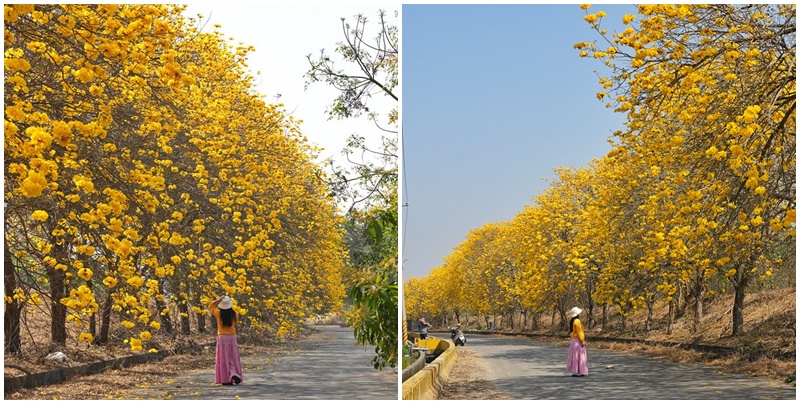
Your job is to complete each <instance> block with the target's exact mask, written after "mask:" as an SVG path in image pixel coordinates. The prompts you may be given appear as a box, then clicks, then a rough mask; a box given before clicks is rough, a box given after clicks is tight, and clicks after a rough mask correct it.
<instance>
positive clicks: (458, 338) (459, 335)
mask: <svg viewBox="0 0 800 404" xmlns="http://www.w3.org/2000/svg"><path fill="white" fill-rule="evenodd" d="M459 328H461V323H459V324H458V325H457V326H455V327H453V328H451V329H450V338H451V339H452V340H453V343H454V344H456V345H461V346H464V343H466V342H467V337H465V336H464V332H463V331H461V330H460V329H459Z"/></svg>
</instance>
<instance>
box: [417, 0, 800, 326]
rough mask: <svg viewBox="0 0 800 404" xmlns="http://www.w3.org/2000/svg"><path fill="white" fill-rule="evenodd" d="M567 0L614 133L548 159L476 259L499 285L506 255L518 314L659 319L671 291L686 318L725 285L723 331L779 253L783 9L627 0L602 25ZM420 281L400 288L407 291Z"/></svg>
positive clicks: (791, 126)
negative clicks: (577, 15) (583, 310)
mask: <svg viewBox="0 0 800 404" xmlns="http://www.w3.org/2000/svg"><path fill="white" fill-rule="evenodd" d="M582 8H584V9H585V10H587V11H586V16H585V20H586V21H587V22H588V23H589V24H590V25H591V26H592V28H593V29H595V30H596V31H597V32H598V34H599V35H600V38H601V41H599V42H602V43H604V45H602V46H601V45H599V44H598V43H597V42H598V41H596V42H581V43H578V44H576V45H575V47H576V49H578V50H579V52H580V56H582V57H592V58H594V59H599V60H601V61H603V62H604V63H605V64H606V65H607V66H608V67H610V68H611V72H612V74H613V75H612V76H611V77H601V78H600V85H601V87H602V88H603V90H602V91H601V92H600V93H598V98H599V99H601V100H604V101H605V102H607V105H608V107H610V108H614V109H615V111H617V112H620V113H624V114H626V116H627V122H626V130H623V131H621V132H619V133H616V134H615V137H616V141H615V142H614V148H613V150H612V151H611V152H610V153H608V154H607V155H606V156H605V157H603V158H602V159H599V160H595V161H593V162H591V163H590V164H589V166H588V168H581V169H569V170H565V169H558V170H556V173H557V178H556V180H555V181H554V182H553V183H552V184H551V188H550V189H548V190H547V191H545V192H544V193H543V194H542V195H540V196H538V197H537V198H536V202H535V204H534V205H532V206H530V207H527V208H525V210H524V211H523V212H521V213H520V214H519V215H518V216H517V217H516V218H515V219H514V220H512V221H511V222H510V223H508V224H505V225H504V227H507V230H506V231H507V232H508V233H509V234H511V235H512V236H511V239H512V240H516V242H515V243H509V244H506V247H505V248H506V249H504V250H501V253H499V254H497V256H498V257H504V258H503V259H499V260H494V261H492V262H490V263H486V264H483V265H482V267H481V268H482V270H484V271H488V272H490V273H491V276H490V278H491V277H494V278H495V279H498V282H512V280H511V279H510V278H507V277H506V275H505V273H504V272H503V271H500V270H499V268H501V267H503V266H504V265H507V264H505V262H506V261H507V260H508V259H509V258H510V259H511V265H512V266H513V267H515V268H520V269H521V277H520V276H518V277H517V278H515V280H514V281H513V282H514V284H516V285H517V288H518V290H517V293H516V294H517V295H518V296H522V298H521V300H520V303H521V304H522V306H524V307H526V308H528V309H530V310H531V312H533V313H536V312H542V310H544V309H547V308H555V309H556V310H557V311H558V312H560V313H562V316H563V310H565V309H566V307H567V306H570V305H571V304H575V303H578V302H580V304H581V305H583V306H585V307H587V308H588V309H589V310H590V313H591V310H592V308H593V307H594V305H600V306H602V307H604V308H605V307H616V310H617V312H618V313H619V314H620V315H622V316H623V319H624V317H625V316H627V315H628V314H630V313H633V312H637V311H640V310H648V313H650V312H651V311H652V307H653V305H654V303H656V302H658V301H666V302H669V304H670V308H671V310H670V316H673V315H674V314H675V313H676V312H677V311H678V310H679V307H677V306H676V303H677V301H678V300H681V301H682V302H683V303H684V304H685V303H687V302H692V304H693V306H692V307H693V310H692V312H693V314H694V315H693V318H694V324H695V327H697V328H698V329H699V328H700V327H701V326H702V322H703V302H704V301H705V300H706V297H707V296H708V295H711V294H714V293H718V292H722V291H725V290H726V287H725V285H726V284H729V285H730V286H731V287H732V288H733V291H734V294H735V299H734V305H733V307H732V313H733V316H732V322H731V323H732V328H731V329H732V333H733V334H734V335H736V334H739V333H741V331H742V327H743V312H744V296H745V292H746V290H747V286H748V285H749V284H750V283H751V282H752V280H754V279H759V278H768V277H770V276H772V275H773V273H775V272H776V271H779V270H780V269H781V268H782V267H784V265H785V264H786V263H787V261H788V262H793V258H792V257H793V256H794V254H795V243H796V234H795V229H796V227H795V226H796V225H795V223H796V222H795V221H796V219H795V214H796V199H795V193H796V183H795V178H796V171H795V165H796V158H795V139H796V132H795V128H796V123H795V117H796V111H795V106H796V104H795V103H796V93H795V91H796V76H795V68H796V59H795V50H796V42H795V40H796V37H795V23H796V20H795V8H794V6H792V5H745V6H733V5H641V6H639V9H638V11H639V13H638V15H636V16H634V15H626V16H624V17H623V23H624V24H625V25H627V26H628V27H627V28H626V29H625V30H624V31H622V32H619V33H613V34H609V33H608V32H606V31H605V30H604V29H602V27H601V22H602V20H603V18H605V17H606V14H605V13H604V12H602V11H601V12H597V13H589V11H588V9H589V6H588V5H583V6H582ZM486 226H489V227H494V226H495V225H494V224H487V225H486ZM486 226H484V227H486ZM467 245H468V244H465V245H464V246H467ZM500 245H502V244H500ZM461 248H463V247H459V248H457V249H456V250H455V251H454V253H453V254H458V251H459V250H460V249H461ZM481 254H483V255H487V254H489V252H488V251H487V250H486V249H483V250H482V252H481ZM505 257H509V258H505ZM448 262H449V261H448ZM463 268H464V266H458V267H456V268H453V270H461V269H463ZM436 274H438V272H437V271H436V270H434V271H432V273H431V275H430V277H433V276H436ZM426 281H428V280H427V279H424V280H422V281H416V280H415V281H414V282H413V283H409V284H408V285H407V289H408V292H407V293H408V294H409V296H413V295H414V294H415V293H416V292H415V291H414V290H413V289H414V287H415V286H414V285H416V284H419V283H424V282H426ZM430 282H434V280H432V279H431V280H430ZM461 285H463V286H466V285H469V282H465V283H462V284H461ZM461 293H465V292H463V291H462V292H461ZM466 293H468V294H470V296H478V295H477V293H479V292H478V291H476V290H468V291H467V292H466ZM502 299H504V297H501V295H492V297H491V298H490V299H489V302H486V303H488V304H489V305H490V306H491V305H492V304H496V303H499V302H500V301H501V300H502ZM452 309H453V310H455V307H453V308H452ZM407 310H409V312H411V311H412V310H411V309H410V308H408V307H407ZM480 312H481V311H478V312H477V313H480ZM477 313H476V314H477ZM648 318H649V317H648ZM671 319H672V317H670V320H671ZM562 320H563V317H562ZM624 324H625V323H624V322H623V326H624ZM648 325H649V324H648Z"/></svg>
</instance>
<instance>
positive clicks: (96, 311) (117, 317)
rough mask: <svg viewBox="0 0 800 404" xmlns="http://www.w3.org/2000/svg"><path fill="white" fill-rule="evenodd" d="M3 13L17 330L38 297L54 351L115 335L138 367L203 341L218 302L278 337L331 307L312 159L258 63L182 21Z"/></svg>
mask: <svg viewBox="0 0 800 404" xmlns="http://www.w3.org/2000/svg"><path fill="white" fill-rule="evenodd" d="M4 8H5V16H6V18H5V25H4V29H5V49H6V51H5V89H6V91H5V106H6V108H5V115H4V126H5V139H4V146H5V147H4V156H5V161H6V170H5V200H4V201H5V205H6V212H7V216H6V221H5V230H6V231H5V238H6V240H5V241H6V261H5V262H6V268H5V275H6V279H7V281H6V282H7V285H8V284H9V281H8V280H9V279H13V280H15V282H12V283H10V285H15V286H16V287H15V288H13V289H11V290H9V289H8V288H6V304H7V308H8V307H9V305H10V307H11V308H12V310H11V311H10V312H11V313H16V312H18V309H19V305H20V304H22V303H23V302H28V301H29V302H30V303H31V304H35V305H36V306H41V305H42V302H41V301H39V302H37V299H39V300H40V299H41V297H46V299H45V300H46V301H47V303H48V304H49V308H48V311H49V312H50V315H51V326H52V327H51V328H52V330H51V337H52V339H53V341H54V342H57V343H64V342H65V340H66V338H67V328H66V324H67V323H71V324H73V326H74V327H77V328H78V329H79V330H82V332H81V333H80V340H82V341H88V342H95V343H108V342H110V341H109V338H110V337H109V335H110V328H111V325H112V323H116V324H119V325H121V326H122V327H123V328H125V329H129V330H130V332H131V333H135V334H131V335H132V337H131V338H129V341H130V344H131V349H134V350H141V349H143V347H142V344H147V343H148V340H150V339H151V337H152V335H153V334H152V333H154V332H158V331H161V332H166V333H172V332H175V331H180V332H183V333H187V332H190V330H191V324H192V319H193V318H194V323H195V324H196V327H195V328H197V329H200V330H203V329H204V328H205V316H206V315H207V313H206V311H205V304H206V303H207V302H208V301H210V300H212V299H213V298H215V297H216V296H217V295H219V294H223V293H224V294H229V295H231V296H234V297H235V300H236V308H237V310H239V312H240V314H242V315H245V314H247V315H246V316H245V317H244V318H246V319H247V322H246V325H247V326H249V327H252V328H253V329H262V330H266V331H267V332H271V333H275V334H277V335H281V336H282V335H287V336H290V335H293V334H295V333H296V332H297V331H298V329H299V324H300V322H301V321H302V319H304V318H306V317H308V316H309V315H311V314H312V313H317V312H325V311H329V310H335V309H336V308H337V307H338V306H339V305H341V301H342V298H343V295H344V287H343V284H342V280H341V272H342V270H343V262H344V261H343V254H344V252H343V251H344V247H343V243H342V231H341V229H340V228H339V224H340V222H341V219H340V217H339V215H338V214H337V213H336V209H335V202H334V200H333V199H332V198H331V197H329V196H328V195H329V190H328V188H327V185H326V181H325V179H324V176H321V175H320V174H319V169H318V168H317V167H316V166H315V165H314V164H313V163H312V161H313V159H314V158H316V153H317V150H316V149H315V148H314V147H312V146H310V145H308V144H307V140H306V139H305V138H304V137H303V136H302V134H301V133H300V131H299V127H298V123H297V122H295V121H294V120H293V118H292V117H289V116H287V114H286V113H285V111H284V110H283V108H282V106H281V105H269V104H266V103H265V102H264V101H263V100H262V98H263V97H262V96H261V95H260V94H257V93H256V92H255V91H254V90H253V77H252V76H251V75H250V74H249V73H248V72H247V71H246V60H247V54H248V52H250V51H252V48H251V47H247V46H236V47H234V46H230V45H228V43H227V42H226V40H225V39H224V35H223V33H222V32H221V31H219V30H218V29H215V30H213V31H211V32H199V31H198V30H197V29H196V28H195V27H196V26H197V25H195V23H194V22H195V20H194V19H188V20H187V19H185V18H184V17H183V16H182V15H181V12H182V10H183V8H182V7H178V6H165V5H113V4H108V5H105V4H104V5H6V6H4ZM17 289H19V290H20V291H16V290H17ZM6 313H7V314H8V313H9V310H7V311H6ZM12 323H13V322H12ZM176 324H180V327H174V325H176ZM7 330H8V328H7ZM7 335H9V332H8V331H7ZM89 336H91V338H90V337H89Z"/></svg>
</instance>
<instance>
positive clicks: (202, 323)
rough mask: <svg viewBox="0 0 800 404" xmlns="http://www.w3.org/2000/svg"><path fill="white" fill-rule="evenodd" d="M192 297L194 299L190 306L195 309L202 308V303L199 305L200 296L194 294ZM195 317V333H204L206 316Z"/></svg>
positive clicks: (198, 315)
mask: <svg viewBox="0 0 800 404" xmlns="http://www.w3.org/2000/svg"><path fill="white" fill-rule="evenodd" d="M193 296H194V298H193V299H192V304H194V306H195V307H202V303H200V295H198V294H196V293H195V294H194V295H193ZM195 317H196V318H197V332H199V333H204V332H206V316H204V315H203V314H201V313H197V315H196V316H195Z"/></svg>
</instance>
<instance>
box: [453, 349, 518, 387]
mask: <svg viewBox="0 0 800 404" xmlns="http://www.w3.org/2000/svg"><path fill="white" fill-rule="evenodd" d="M481 359H482V358H481V356H480V354H478V353H477V352H475V351H472V350H470V349H469V348H465V347H457V348H456V363H455V366H454V367H453V370H452V371H451V372H450V376H449V377H448V379H447V383H445V385H444V389H443V390H442V393H441V394H440V395H439V399H440V400H507V399H509V398H510V397H509V396H508V395H506V394H503V393H501V392H499V391H497V390H496V389H495V388H494V386H493V385H492V382H490V381H488V380H486V379H484V378H483V374H484V368H483V366H482V365H481Z"/></svg>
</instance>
